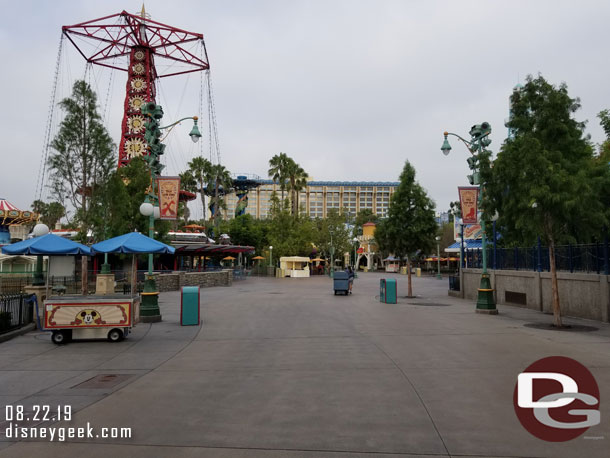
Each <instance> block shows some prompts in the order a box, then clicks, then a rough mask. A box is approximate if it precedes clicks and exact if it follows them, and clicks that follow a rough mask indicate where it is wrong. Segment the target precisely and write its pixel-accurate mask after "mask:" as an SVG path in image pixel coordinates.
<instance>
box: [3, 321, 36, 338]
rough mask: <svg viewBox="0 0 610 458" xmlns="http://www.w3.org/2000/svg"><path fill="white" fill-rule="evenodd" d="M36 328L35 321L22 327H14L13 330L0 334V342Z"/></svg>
mask: <svg viewBox="0 0 610 458" xmlns="http://www.w3.org/2000/svg"><path fill="white" fill-rule="evenodd" d="M34 329H36V323H29V324H26V325H25V326H23V327H22V328H19V329H15V330H14V331H10V332H7V333H6V334H1V335H0V342H6V341H7V340H11V339H12V338H13V337H17V336H20V335H23V334H27V333H28V332H30V331H33V330H34Z"/></svg>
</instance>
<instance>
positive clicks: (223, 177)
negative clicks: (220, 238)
mask: <svg viewBox="0 0 610 458" xmlns="http://www.w3.org/2000/svg"><path fill="white" fill-rule="evenodd" d="M232 186H233V179H232V178H231V173H230V172H229V171H228V170H227V169H226V168H225V166H224V165H221V164H213V165H212V166H211V167H210V175H209V182H208V185H207V188H208V190H213V194H212V196H211V197H210V210H212V209H214V210H213V212H212V213H213V214H212V218H213V219H214V226H215V227H216V228H218V224H219V223H220V220H221V219H222V211H223V210H226V209H227V206H226V204H225V200H224V195H225V194H228V193H229V192H230V191H231V188H232Z"/></svg>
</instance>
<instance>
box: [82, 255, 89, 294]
mask: <svg viewBox="0 0 610 458" xmlns="http://www.w3.org/2000/svg"><path fill="white" fill-rule="evenodd" d="M87 261H88V258H87V256H85V255H83V256H82V257H81V293H82V295H83V296H86V295H87V293H88V292H89V291H88V290H89V276H88V272H87Z"/></svg>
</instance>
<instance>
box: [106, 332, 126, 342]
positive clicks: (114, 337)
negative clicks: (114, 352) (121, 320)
mask: <svg viewBox="0 0 610 458" xmlns="http://www.w3.org/2000/svg"><path fill="white" fill-rule="evenodd" d="M108 340H109V341H110V342H120V341H121V340H123V331H121V330H120V329H111V330H110V332H109V333H108Z"/></svg>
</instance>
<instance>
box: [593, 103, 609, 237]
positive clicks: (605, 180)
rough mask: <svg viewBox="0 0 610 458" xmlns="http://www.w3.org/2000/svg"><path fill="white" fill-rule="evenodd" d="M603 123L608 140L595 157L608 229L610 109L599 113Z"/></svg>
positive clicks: (599, 190)
mask: <svg viewBox="0 0 610 458" xmlns="http://www.w3.org/2000/svg"><path fill="white" fill-rule="evenodd" d="M598 117H599V119H600V121H601V125H602V127H603V128H604V132H605V133H606V140H605V141H604V142H603V143H602V144H601V145H600V148H599V155H598V156H597V157H596V158H595V168H596V171H597V176H598V177H599V179H598V193H597V194H598V195H599V196H600V198H601V199H602V205H603V207H604V208H605V209H606V228H605V229H606V230H605V233H606V234H607V233H608V226H607V225H608V223H609V222H610V193H609V192H608V189H610V110H603V111H602V112H600V113H599V114H598Z"/></svg>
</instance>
